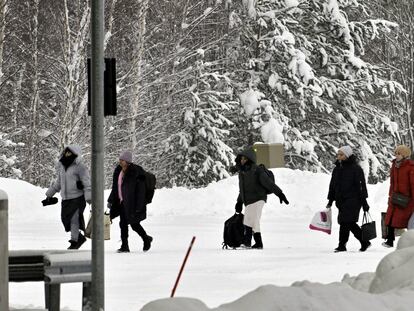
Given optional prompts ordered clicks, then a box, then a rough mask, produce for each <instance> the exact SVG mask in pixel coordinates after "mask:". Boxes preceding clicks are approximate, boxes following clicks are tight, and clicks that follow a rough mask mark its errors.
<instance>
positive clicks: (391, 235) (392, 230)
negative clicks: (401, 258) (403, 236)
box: [387, 226, 395, 242]
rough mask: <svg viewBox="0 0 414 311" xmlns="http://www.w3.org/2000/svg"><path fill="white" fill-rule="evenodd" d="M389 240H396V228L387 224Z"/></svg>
mask: <svg viewBox="0 0 414 311" xmlns="http://www.w3.org/2000/svg"><path fill="white" fill-rule="evenodd" d="M387 231H388V232H387V241H388V242H394V240H395V228H394V227H391V226H387Z"/></svg>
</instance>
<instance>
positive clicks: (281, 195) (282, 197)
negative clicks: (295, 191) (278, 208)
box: [278, 192, 289, 204]
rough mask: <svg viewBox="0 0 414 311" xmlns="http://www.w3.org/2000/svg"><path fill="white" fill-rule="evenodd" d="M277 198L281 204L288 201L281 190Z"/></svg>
mask: <svg viewBox="0 0 414 311" xmlns="http://www.w3.org/2000/svg"><path fill="white" fill-rule="evenodd" d="M278 197H279V200H280V204H282V203H283V202H285V203H286V204H289V201H288V200H287V198H286V196H285V194H284V193H283V192H282V193H280V194H279V195H278Z"/></svg>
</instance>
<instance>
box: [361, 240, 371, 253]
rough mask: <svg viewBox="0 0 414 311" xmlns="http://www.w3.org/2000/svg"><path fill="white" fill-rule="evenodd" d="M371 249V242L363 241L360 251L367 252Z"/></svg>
mask: <svg viewBox="0 0 414 311" xmlns="http://www.w3.org/2000/svg"><path fill="white" fill-rule="evenodd" d="M369 247H371V242H370V241H361V248H360V249H359V251H360V252H365V251H366V250H367V249H368V248H369Z"/></svg>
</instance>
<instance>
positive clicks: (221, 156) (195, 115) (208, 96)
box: [165, 49, 235, 187]
mask: <svg viewBox="0 0 414 311" xmlns="http://www.w3.org/2000/svg"><path fill="white" fill-rule="evenodd" d="M197 53H198V54H199V55H200V56H199V58H200V59H199V60H198V61H197V62H196V64H195V68H194V70H193V72H192V73H191V74H193V75H194V77H193V78H192V79H191V80H192V82H193V84H192V85H191V86H190V87H189V88H188V89H187V90H186V92H185V94H183V97H184V98H186V100H187V101H188V104H187V105H185V108H184V109H183V110H182V114H181V120H180V124H178V129H180V130H179V131H178V132H177V133H174V134H173V135H171V136H170V137H169V138H168V140H167V141H166V145H165V146H166V147H165V153H166V154H168V158H169V159H170V160H171V162H170V170H169V181H170V184H171V185H182V186H190V187H194V186H195V187H197V186H202V185H205V184H208V183H210V182H212V181H216V180H219V179H222V178H225V177H228V176H229V174H228V173H227V168H228V166H230V165H231V161H232V159H233V158H234V155H233V150H232V149H231V148H230V147H229V146H228V142H227V141H228V139H229V129H230V127H231V126H232V125H233V123H232V122H231V121H230V120H229V119H228V115H230V113H231V111H232V110H233V109H234V105H235V102H234V101H232V99H231V98H232V89H231V86H230V83H229V82H230V81H229V79H228V77H227V75H226V74H220V73H219V72H215V71H214V67H215V65H217V64H214V63H210V62H204V61H203V56H204V51H203V50H201V49H199V50H197Z"/></svg>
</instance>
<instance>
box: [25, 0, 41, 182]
mask: <svg viewBox="0 0 414 311" xmlns="http://www.w3.org/2000/svg"><path fill="white" fill-rule="evenodd" d="M33 13H34V14H33V18H32V25H33V28H32V31H31V36H32V66H33V76H32V83H31V84H32V98H31V104H30V128H29V139H28V140H27V144H28V145H29V146H28V156H27V160H28V161H27V165H26V167H27V170H26V174H25V175H26V178H28V180H29V182H33V180H34V176H32V175H33V165H36V163H37V161H36V152H35V150H36V148H35V146H36V142H37V139H36V133H37V123H38V111H37V110H38V105H39V50H38V37H39V36H38V31H39V20H38V17H39V0H34V1H33Z"/></svg>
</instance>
